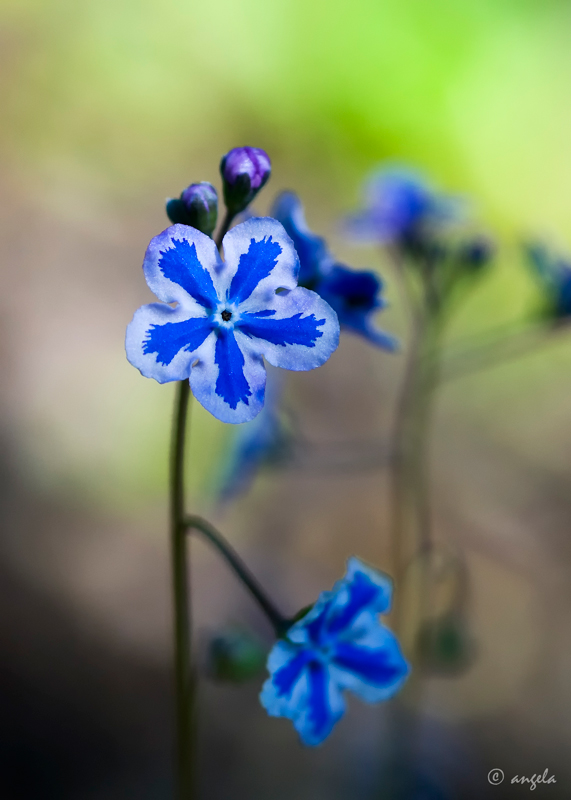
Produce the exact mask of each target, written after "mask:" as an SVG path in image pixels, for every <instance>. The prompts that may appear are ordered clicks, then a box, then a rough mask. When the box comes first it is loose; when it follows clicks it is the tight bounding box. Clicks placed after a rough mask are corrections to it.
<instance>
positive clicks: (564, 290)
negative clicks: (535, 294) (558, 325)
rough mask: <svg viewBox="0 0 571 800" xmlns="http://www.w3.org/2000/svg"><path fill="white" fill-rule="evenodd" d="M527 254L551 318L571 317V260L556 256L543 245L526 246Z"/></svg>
mask: <svg viewBox="0 0 571 800" xmlns="http://www.w3.org/2000/svg"><path fill="white" fill-rule="evenodd" d="M525 249H526V252H527V255H528V257H529V260H530V262H531V264H532V265H533V267H534V268H535V272H536V274H537V276H538V277H539V280H540V282H541V286H542V289H543V291H544V293H545V295H546V299H547V302H548V306H549V308H548V311H549V313H550V316H552V317H554V318H555V319H563V318H565V317H568V316H569V315H571V260H569V259H565V258H561V257H558V256H554V255H553V254H551V253H550V252H549V251H548V250H547V248H546V247H544V246H543V245H541V244H529V245H526V248H525Z"/></svg>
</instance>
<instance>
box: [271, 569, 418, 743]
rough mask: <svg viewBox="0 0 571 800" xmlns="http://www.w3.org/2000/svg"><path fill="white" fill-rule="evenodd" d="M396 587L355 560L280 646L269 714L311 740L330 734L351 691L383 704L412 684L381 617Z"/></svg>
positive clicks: (274, 663) (275, 653) (275, 655)
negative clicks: (282, 720)
mask: <svg viewBox="0 0 571 800" xmlns="http://www.w3.org/2000/svg"><path fill="white" fill-rule="evenodd" d="M391 593H392V585H391V582H390V580H389V579H388V578H387V577H386V576H384V575H382V574H381V573H379V572H377V571H376V570H374V569H372V568H371V567H368V566H366V565H365V564H363V562H362V561H360V560H359V559H358V558H350V559H349V561H348V564H347V572H346V574H345V576H344V578H343V579H342V580H340V581H338V582H337V583H336V584H335V586H334V587H333V589H332V591H330V592H322V593H321V595H320V596H319V599H318V601H317V603H316V604H315V605H314V606H313V608H312V609H311V611H309V613H308V614H306V615H305V616H304V617H302V619H300V620H299V621H298V622H296V623H295V624H294V625H292V627H291V628H290V629H289V630H288V632H287V634H286V636H285V638H284V639H280V640H279V641H278V642H277V643H276V644H275V645H274V647H273V649H272V651H271V653H270V656H269V659H268V670H269V673H270V677H269V679H268V680H267V681H266V682H265V684H264V686H263V688H262V693H261V695H260V700H261V703H262V705H263V706H264V708H265V709H266V710H267V712H268V714H270V716H273V717H287V718H288V719H291V720H292V721H293V724H294V727H295V729H296V731H297V732H298V733H299V735H300V738H301V740H302V741H303V742H304V744H307V745H316V744H320V743H321V742H322V741H323V740H324V739H326V738H327V736H329V734H330V733H331V731H332V729H333V726H334V725H335V723H336V722H337V721H338V720H339V719H340V718H341V716H342V715H343V713H344V711H345V700H344V697H343V691H344V690H346V689H349V690H351V691H352V692H354V694H356V695H357V696H358V697H360V698H361V699H362V700H364V701H365V702H366V703H376V702H379V701H381V700H387V699H388V698H390V697H392V696H393V695H394V694H395V693H396V692H397V691H398V690H399V689H400V688H401V687H402V685H403V683H404V682H405V680H406V678H407V676H408V673H409V666H408V664H407V662H406V661H405V659H404V657H403V655H402V653H401V650H400V647H399V644H398V642H397V639H396V637H395V636H394V635H393V634H392V633H391V631H390V630H389V629H388V628H386V627H385V626H384V625H382V624H381V622H380V620H379V614H383V613H386V612H387V611H388V610H389V607H390V600H391Z"/></svg>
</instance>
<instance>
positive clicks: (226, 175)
mask: <svg viewBox="0 0 571 800" xmlns="http://www.w3.org/2000/svg"><path fill="white" fill-rule="evenodd" d="M271 170H272V165H271V162H270V158H269V156H268V154H267V153H266V152H265V151H264V150H261V149H260V148H259V147H235V148H234V149H233V150H230V152H229V153H226V155H225V156H223V157H222V160H221V161H220V174H221V175H222V180H223V182H224V200H225V202H226V206H227V208H228V210H229V211H230V212H231V213H233V214H238V213H239V212H240V211H243V210H244V209H245V208H246V206H248V205H249V204H250V203H251V202H252V200H253V199H254V197H255V196H256V195H257V193H258V192H259V191H260V189H261V188H262V186H264V184H265V183H266V182H267V180H268V178H269V177H270V172H271Z"/></svg>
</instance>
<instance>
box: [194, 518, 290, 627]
mask: <svg viewBox="0 0 571 800" xmlns="http://www.w3.org/2000/svg"><path fill="white" fill-rule="evenodd" d="M184 527H185V529H186V530H187V531H189V532H192V531H193V530H194V531H198V532H200V533H202V535H203V536H204V537H205V538H206V539H207V540H208V541H209V542H210V544H211V545H213V547H215V548H216V549H217V550H218V552H219V553H220V554H221V555H222V557H223V558H224V559H225V560H226V563H227V564H228V565H229V566H230V568H231V569H232V570H233V571H234V573H235V574H236V576H237V577H238V579H239V580H240V581H241V582H242V583H243V584H244V586H245V587H246V588H247V589H248V591H249V592H250V594H251V595H252V597H253V598H254V599H255V600H256V602H257V603H258V605H259V606H260V608H261V609H262V611H263V612H264V614H265V615H266V616H267V618H268V619H269V621H270V622H271V623H272V625H273V627H274V630H275V632H276V636H277V637H278V638H279V637H280V636H283V635H284V633H285V632H286V631H287V629H288V628H289V627H290V626H291V624H292V620H289V619H287V618H286V617H284V616H283V614H281V613H280V611H279V610H278V609H277V607H276V605H275V604H274V602H273V600H271V599H270V597H269V596H268V595H267V593H266V592H265V591H264V590H263V589H262V587H261V586H260V584H259V583H258V581H257V579H256V578H255V577H254V575H253V574H252V573H251V572H250V570H249V569H248V567H247V566H246V564H245V563H244V562H243V561H242V559H241V558H240V556H239V555H238V553H236V551H235V550H234V548H233V547H232V546H231V545H230V544H229V543H228V542H227V541H226V539H225V538H224V536H223V535H222V534H221V533H220V531H218V530H216V528H215V527H214V525H211V524H210V522H208V521H207V520H205V519H203V518H202V517H198V516H195V515H190V516H187V517H186V518H185V520H184Z"/></svg>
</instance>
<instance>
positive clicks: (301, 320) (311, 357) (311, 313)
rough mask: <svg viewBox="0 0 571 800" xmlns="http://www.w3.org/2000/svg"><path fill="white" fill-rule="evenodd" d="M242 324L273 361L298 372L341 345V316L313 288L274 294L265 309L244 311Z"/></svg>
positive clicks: (239, 323)
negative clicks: (338, 316) (312, 290)
mask: <svg viewBox="0 0 571 800" xmlns="http://www.w3.org/2000/svg"><path fill="white" fill-rule="evenodd" d="M238 326H239V328H240V330H241V331H242V332H243V333H244V334H245V335H246V336H248V337H250V338H251V339H252V341H253V342H255V343H256V346H257V347H258V348H259V350H260V351H261V352H262V353H263V355H264V356H265V358H266V359H267V360H268V361H269V362H270V364H272V365H273V366H274V367H282V368H284V369H291V370H295V371H301V370H308V369H315V367H319V366H321V364H323V363H324V362H325V361H327V359H328V358H329V356H330V355H331V353H333V351H334V350H335V349H336V348H337V345H338V344H339V322H338V320H337V315H336V314H335V312H334V311H333V309H332V308H331V306H329V305H328V304H327V303H326V302H325V301H324V300H322V299H321V298H320V297H319V295H317V294H316V293H315V292H311V291H310V290H309V289H301V288H298V289H293V291H289V292H287V291H286V292H283V293H280V294H274V295H273V297H271V298H267V299H266V301H265V304H264V306H263V308H262V309H260V310H258V311H255V310H252V311H250V312H246V313H241V317H240V320H239V322H238Z"/></svg>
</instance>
